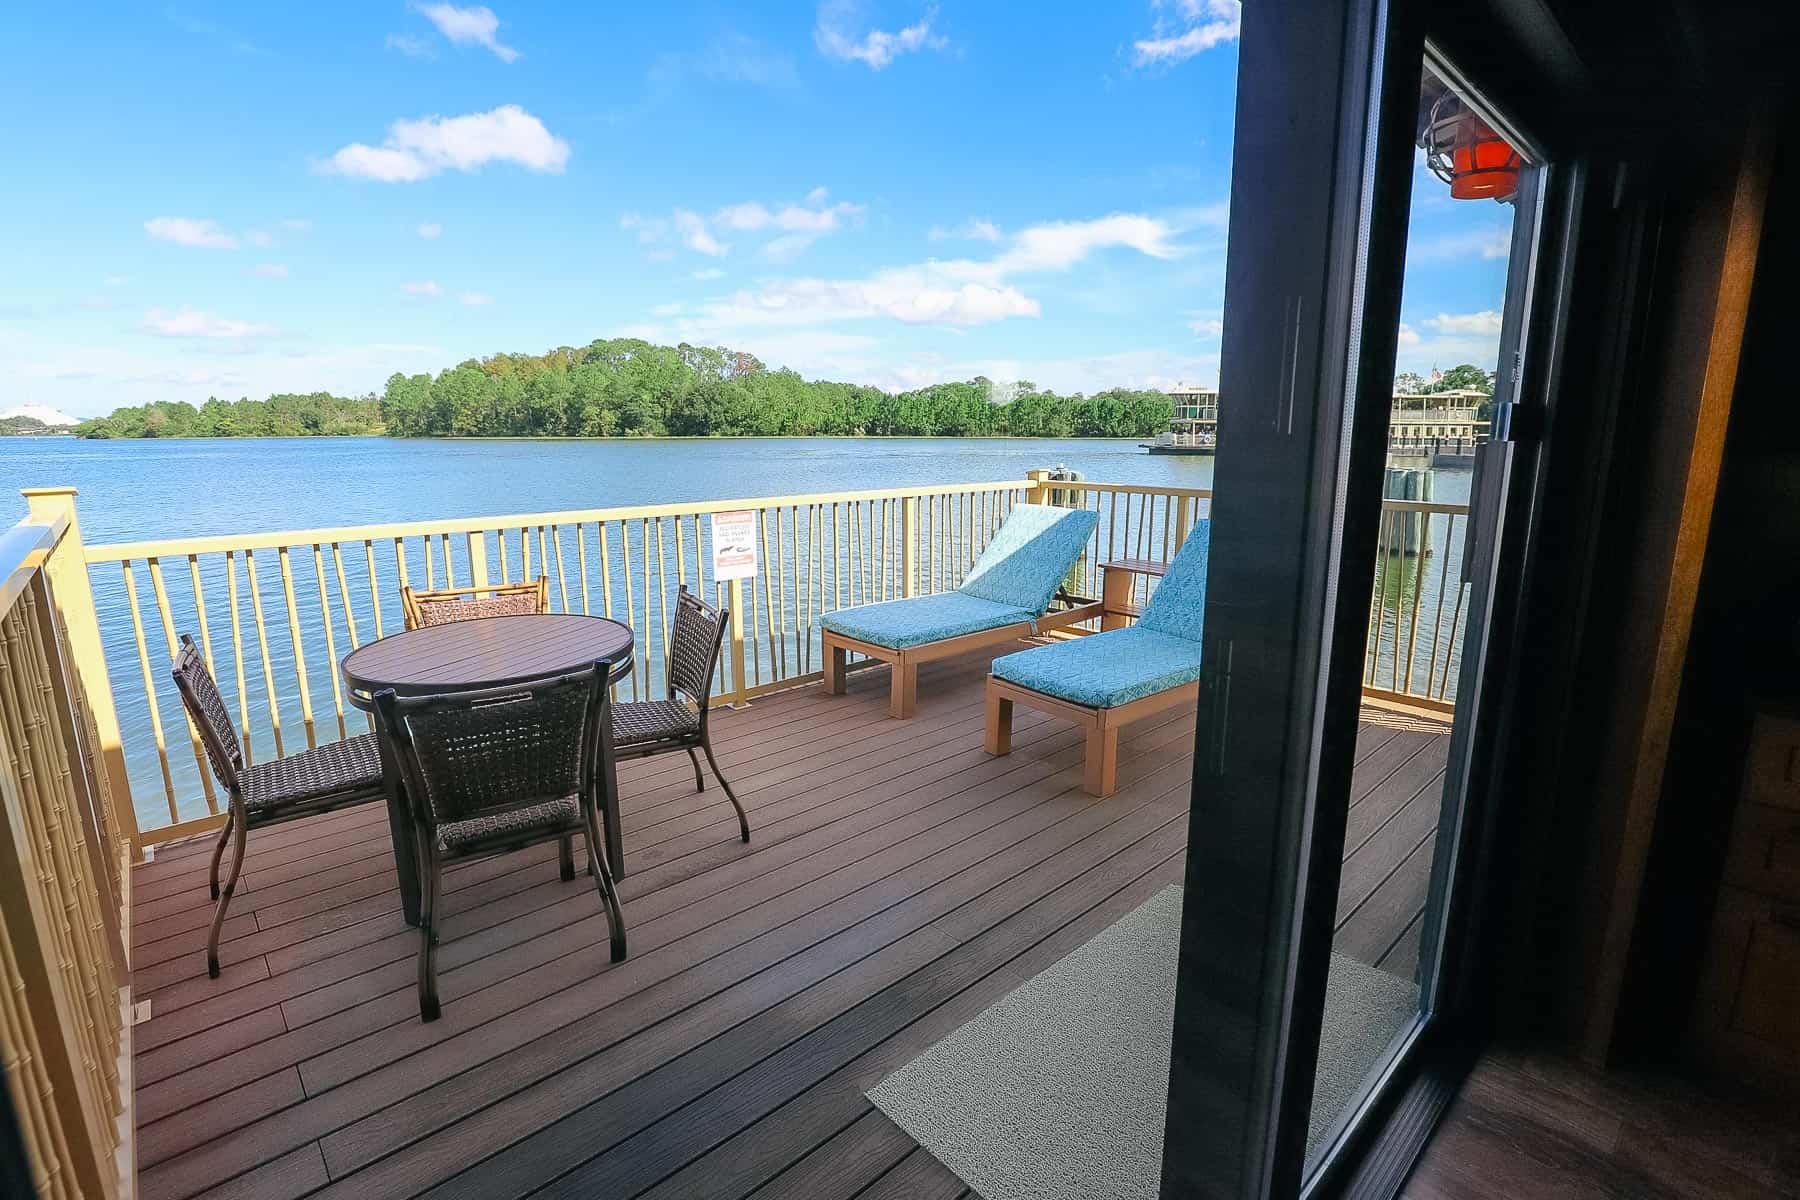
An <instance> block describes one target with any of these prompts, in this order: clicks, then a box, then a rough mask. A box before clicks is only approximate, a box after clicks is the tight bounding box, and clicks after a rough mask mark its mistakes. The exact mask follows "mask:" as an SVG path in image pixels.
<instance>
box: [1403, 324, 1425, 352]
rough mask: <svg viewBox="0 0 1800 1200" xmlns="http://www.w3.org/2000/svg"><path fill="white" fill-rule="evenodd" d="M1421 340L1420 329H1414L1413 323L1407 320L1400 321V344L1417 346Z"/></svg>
mask: <svg viewBox="0 0 1800 1200" xmlns="http://www.w3.org/2000/svg"><path fill="white" fill-rule="evenodd" d="M1420 340H1421V339H1420V337H1419V331H1418V330H1416V329H1414V328H1413V327H1412V326H1411V325H1408V324H1407V323H1406V322H1405V321H1402V322H1400V344H1401V345H1402V346H1416V345H1418V344H1419V342H1420Z"/></svg>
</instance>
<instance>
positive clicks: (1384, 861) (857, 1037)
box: [132, 657, 1445, 1200]
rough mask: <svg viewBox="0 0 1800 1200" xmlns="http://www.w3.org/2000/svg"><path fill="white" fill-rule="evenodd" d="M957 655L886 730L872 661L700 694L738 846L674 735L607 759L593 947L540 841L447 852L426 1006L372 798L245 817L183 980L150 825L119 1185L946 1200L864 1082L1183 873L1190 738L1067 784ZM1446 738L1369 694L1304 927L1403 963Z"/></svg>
mask: <svg viewBox="0 0 1800 1200" xmlns="http://www.w3.org/2000/svg"><path fill="white" fill-rule="evenodd" d="M986 661H987V660H986V658H984V657H972V658H965V659H959V660H953V661H947V662H943V663H939V664H933V665H932V666H931V667H929V668H927V669H925V670H924V671H923V672H922V673H921V677H920V705H919V713H918V716H917V717H916V718H915V719H913V720H911V721H908V722H897V721H891V720H889V719H887V717H886V716H885V713H884V709H885V705H886V703H887V677H886V672H885V671H884V670H881V669H876V670H871V671H867V672H859V673H857V674H856V675H855V676H853V680H852V685H851V694H850V695H848V696H844V697H828V696H825V695H824V694H822V692H821V690H820V689H819V688H817V687H808V688H804V689H799V690H796V691H793V692H789V693H783V694H780V695H777V696H772V697H769V698H766V699H764V700H762V701H759V702H757V703H756V704H754V705H752V706H750V707H749V708H747V709H745V710H743V711H740V712H724V713H721V714H719V715H718V718H717V725H716V741H717V744H718V748H719V751H720V757H721V760H722V762H723V764H724V767H725V770H726V771H727V772H728V773H730V775H731V776H732V779H733V781H734V783H735V785H736V786H737V788H738V790H739V793H740V795H741V796H742V798H743V800H744V802H745V805H746V807H747V808H748V809H749V814H750V821H751V825H752V829H753V840H752V842H751V843H750V844H749V845H748V846H746V845H742V844H740V843H739V841H738V839H737V825H736V818H735V816H734V815H733V813H732V811H731V808H730V806H729V805H728V804H727V803H725V799H724V796H723V795H722V794H721V793H720V792H719V791H718V790H717V788H716V785H715V786H713V787H709V789H708V790H707V791H706V792H704V793H696V792H695V791H694V790H693V776H692V771H691V769H690V767H689V765H688V763H687V760H686V758H685V757H684V756H665V757H663V758H659V759H653V760H644V761H638V762H633V763H627V764H625V765H624V767H623V769H622V771H621V779H622V785H621V790H622V793H623V798H622V807H623V812H624V832H625V847H626V864H627V867H628V875H627V878H626V879H625V880H624V881H623V882H622V884H621V893H622V898H623V902H624V908H625V915H626V921H627V924H628V927H629V930H630V943H631V954H630V957H629V958H628V959H627V960H626V961H625V962H623V963H620V964H617V965H613V964H610V963H609V962H608V961H607V955H606V952H605V949H606V932H605V921H604V917H603V916H602V914H601V910H600V906H599V901H598V899H597V897H596V896H595V894H594V891H593V888H592V886H591V884H590V883H589V882H588V880H587V879H586V878H585V877H580V878H577V879H576V880H575V881H574V882H571V883H563V882H562V881H561V880H560V879H559V878H558V875H557V869H556V862H555V847H554V846H546V847H541V848H539V849H536V850H527V851H520V852H517V853H513V854H509V855H503V856H500V857H496V858H492V859H488V860H484V861H480V862H476V863H472V864H468V865H464V866H458V867H455V868H453V869H452V870H450V871H449V872H448V873H447V874H446V877H445V897H444V900H443V902H442V905H441V911H442V912H443V914H444V916H443V943H442V946H441V949H440V951H439V955H438V961H439V978H440V990H441V993H442V997H443V1004H444V1009H443V1018H442V1019H441V1020H439V1021H437V1022H435V1023H432V1024H429V1025H426V1024H421V1023H420V1021H419V1019H418V1010H417V1003H416V999H415V991H414V959H415V952H416V948H417V934H416V932H414V931H413V930H410V929H408V928H407V927H406V926H405V925H404V923H403V922H402V920H401V917H400V913H399V909H398V897H397V895H396V892H395V884H394V869H393V861H392V856H391V850H390V846H389V839H388V833H387V827H386V814H385V812H384V811H383V810H382V809H381V808H380V807H379V806H374V805H370V806H364V807H361V808H358V809H352V810H348V811H345V812H340V813H336V814H331V815H328V816H324V817H319V818H315V819H312V820H309V821H302V822H297V823H294V824H291V825H286V826H280V827H275V828H271V829H267V830H260V831H257V832H255V833H253V834H252V835H251V839H250V849H249V854H248V856H247V859H246V868H245V875H244V890H242V891H241V893H240V894H239V895H238V897H237V898H236V900H235V902H234V903H233V906H232V908H231V913H230V917H229V919H228V920H227V922H226V925H225V931H224V941H223V945H222V948H221V957H222V959H223V962H224V972H223V976H222V977H221V978H220V979H218V980H209V979H208V978H207V977H206V973H205V963H204V949H203V947H204V943H205V938H206V926H207V923H208V921H209V920H210V916H211V908H210V905H209V904H208V902H207V896H206V862H207V854H208V851H209V850H210V844H209V843H206V842H200V843H188V844H185V845H182V846H176V847H169V848H165V849H164V851H163V852H161V853H159V854H158V855H157V857H156V860H155V861H154V862H151V863H148V864H145V865H144V866H142V867H140V868H138V870H137V871H136V873H135V875H134V897H133V914H132V916H133V947H134V974H135V983H136V994H137V997H138V999H140V1000H148V1001H150V1004H151V1016H150V1019H149V1020H148V1021H146V1022H145V1023H143V1024H140V1025H139V1026H137V1028H136V1030H135V1031H134V1032H135V1038H136V1057H135V1060H134V1067H135V1071H136V1103H137V1120H138V1126H139V1142H138V1156H139V1166H140V1180H141V1191H142V1195H143V1196H144V1197H145V1198H146V1200H174V1198H178V1197H187V1196H195V1195H209V1196H243V1197H256V1198H258V1200H288V1198H293V1197H300V1196H315V1195H316V1196H322V1197H334V1198H336V1197H376V1196H384V1197H403V1196H415V1195H430V1196H434V1197H450V1196H465V1197H481V1198H482V1200H493V1198H499V1200H504V1198H505V1197H515V1196H525V1195H539V1194H541V1195H554V1196H571V1197H572V1196H584V1197H589V1196H605V1197H609V1198H617V1200H624V1198H626V1197H634V1196H651V1197H664V1198H674V1197H681V1198H683V1200H687V1198H690V1197H715V1196H716V1197H728V1196H746V1195H750V1194H752V1193H754V1194H755V1195H756V1196H758V1197H762V1198H765V1200H769V1198H773V1197H782V1196H792V1197H807V1198H809V1200H811V1198H819V1200H829V1198H831V1197H849V1196H861V1197H865V1198H870V1197H933V1196H942V1197H946V1198H949V1197H957V1196H961V1195H962V1194H963V1192H964V1189H963V1186H962V1184H961V1182H960V1181H959V1180H957V1179H956V1178H955V1176H953V1175H952V1174H950V1172H949V1171H948V1170H946V1169H945V1168H944V1167H943V1166H942V1165H941V1164H939V1163H937V1162H936V1161H935V1160H934V1159H932V1158H931V1156H930V1155H928V1154H926V1153H925V1152H924V1151H922V1150H920V1149H918V1148H917V1147H916V1146H915V1144H914V1143H913V1142H912V1140H911V1139H910V1138H908V1137H907V1136H906V1135H905V1134H904V1133H903V1132H902V1131H901V1130H900V1129H898V1128H897V1127H896V1126H894V1125H893V1124H892V1122H890V1121H888V1120H887V1118H886V1117H884V1116H883V1115H882V1114H881V1113H879V1112H878V1111H876V1110H874V1109H873V1108H872V1107H871V1106H870V1104H869V1102H868V1100H867V1099H866V1098H865V1096H864V1092H865V1091H866V1090H867V1089H868V1088H870V1087H872V1086H874V1084H875V1083H877V1082H878V1081H879V1080H880V1079H882V1078H883V1077H884V1076H885V1075H887V1074H888V1073H890V1072H891V1071H893V1070H894V1069H895V1068H897V1067H899V1066H900V1065H902V1064H904V1063H906V1062H908V1061H910V1060H911V1059H912V1058H913V1057H915V1056H916V1055H918V1054H919V1053H921V1052H922V1051H923V1050H925V1049H926V1048H927V1047H929V1046H931V1045H932V1044H933V1043H935V1042H936V1041H937V1040H938V1039H940V1038H942V1037H943V1036H944V1035H945V1034H947V1033H949V1032H950V1031H951V1030H952V1029H954V1028H956V1027H957V1026H958V1025H961V1024H962V1023H963V1022H965V1021H967V1020H969V1019H970V1018H971V1017H973V1016H975V1015H976V1014H977V1013H979V1012H980V1011H981V1010H982V1009H984V1008H986V1007H987V1006H988V1005H990V1004H992V1003H993V1002H994V1001H995V1000H997V999H999V998H1000V997H1001V996H1002V995H1004V994H1005V993H1006V992H1007V991H1009V990H1011V989H1012V988H1014V987H1016V986H1017V985H1018V984H1020V983H1022V982H1023V981H1025V980H1026V979H1029V978H1030V977H1032V976H1033V975H1035V974H1037V973H1038V972H1039V971H1042V970H1043V969H1044V968H1045V967H1047V966H1049V965H1051V964H1052V963H1054V962H1055V961H1057V960H1058V959H1060V958H1061V957H1063V956H1064V955H1066V954H1067V953H1069V952H1070V951H1071V950H1073V949H1074V948H1075V947H1077V946H1079V945H1080V944H1081V943H1083V942H1084V941H1086V940H1087V939H1088V938H1091V937H1093V936H1094V935H1095V934H1096V933H1098V932H1100V931H1101V930H1102V929H1104V928H1106V927H1107V926H1108V925H1110V924H1111V923H1113V922H1114V921H1117V920H1118V919H1119V918H1120V917H1122V916H1124V915H1125V914H1126V913H1128V912H1130V911H1131V910H1132V909H1133V908H1135V907H1137V906H1138V905H1140V904H1142V903H1143V902H1144V901H1145V900H1146V899H1148V898H1149V897H1150V896H1151V895H1153V894H1154V893H1155V892H1156V891H1157V890H1158V889H1160V888H1163V887H1165V886H1167V885H1169V884H1173V883H1178V882H1179V881H1180V879H1181V871H1182V863H1183V858H1184V851H1185V846H1186V841H1187V822H1188V799H1189V789H1190V757H1191V749H1192V740H1193V720H1192V717H1191V715H1190V714H1187V713H1184V712H1171V713H1166V714H1163V715H1162V716H1160V717H1153V718H1150V719H1148V720H1146V721H1145V722H1143V723H1142V724H1141V725H1139V726H1136V727H1134V728H1132V729H1130V730H1128V731H1127V737H1126V743H1125V746H1124V747H1122V750H1123V752H1122V754H1121V764H1120V779H1121V786H1120V789H1119V791H1118V792H1117V793H1116V794H1115V795H1113V796H1111V797H1109V798H1107V799H1105V800H1094V799H1093V798H1091V797H1089V796H1087V795H1085V794H1084V793H1083V792H1082V791H1081V789H1080V779H1081V765H1080V759H1081V746H1082V744H1081V739H1080V737H1079V736H1078V734H1077V732H1076V731H1075V730H1074V729H1073V728H1072V727H1069V726H1067V725H1062V724H1059V723H1057V722H1056V721H1054V720H1052V719H1050V718H1048V717H1045V716H1043V715H1042V714H1038V713H1036V712H1033V711H1031V710H1025V709H1021V710H1020V711H1019V714H1018V723H1017V730H1016V734H1015V739H1014V746H1015V749H1014V752H1013V753H1012V754H1011V755H1010V756H1009V757H1005V758H990V757H988V756H987V755H986V754H985V753H983V752H982V749H981V735H982V679H983V677H984V675H985V671H986ZM1444 740H1445V739H1444V738H1443V737H1442V736H1441V734H1440V733H1438V732H1437V731H1436V729H1435V727H1434V726H1431V725H1419V724H1417V723H1413V722H1409V721H1407V720H1405V719H1398V718H1392V717H1389V716H1386V715H1385V714H1376V713H1371V714H1370V717H1369V720H1368V721H1367V722H1366V723H1365V726H1364V728H1363V731H1362V738H1361V741H1360V743H1359V751H1358V754H1359V763H1358V768H1357V806H1356V808H1355V809H1353V810H1352V825H1353V827H1354V828H1355V830H1356V836H1355V837H1354V838H1353V840H1352V842H1351V848H1350V853H1349V856H1348V858H1347V861H1346V865H1345V872H1344V880H1345V885H1344V889H1345V890H1344V900H1343V904H1342V905H1341V909H1340V927H1339V936H1338V942H1339V947H1338V948H1339V949H1340V950H1344V951H1347V952H1350V953H1354V954H1356V955H1358V956H1359V957H1361V958H1363V960H1364V961H1366V962H1370V963H1374V964H1378V965H1382V966H1383V967H1385V968H1386V969H1389V970H1393V971H1395V972H1396V973H1400V974H1403V975H1408V976H1410V974H1411V971H1412V965H1413V961H1414V959H1415V958H1416V955H1417V942H1416V932H1415V927H1416V924H1417V921H1416V918H1417V914H1418V911H1419V908H1420V906H1422V904H1423V898H1424V879H1425V874H1424V873H1423V872H1421V871H1419V870H1418V869H1417V864H1418V862H1419V860H1420V857H1421V853H1422V848H1424V850H1425V853H1426V854H1427V856H1428V846H1429V837H1430V828H1431V825H1432V822H1430V821H1427V820H1425V819H1424V817H1423V815H1421V814H1423V813H1424V812H1425V811H1426V809H1427V808H1429V809H1431V810H1435V806H1436V792H1435V789H1434V786H1433V782H1432V781H1433V780H1434V779H1441V774H1442V765H1443V763H1442V760H1443V752H1442V743H1443V742H1444ZM1422 798H1423V801H1424V803H1421V799H1422ZM1409 813H1412V814H1414V815H1413V816H1408V814H1409Z"/></svg>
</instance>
